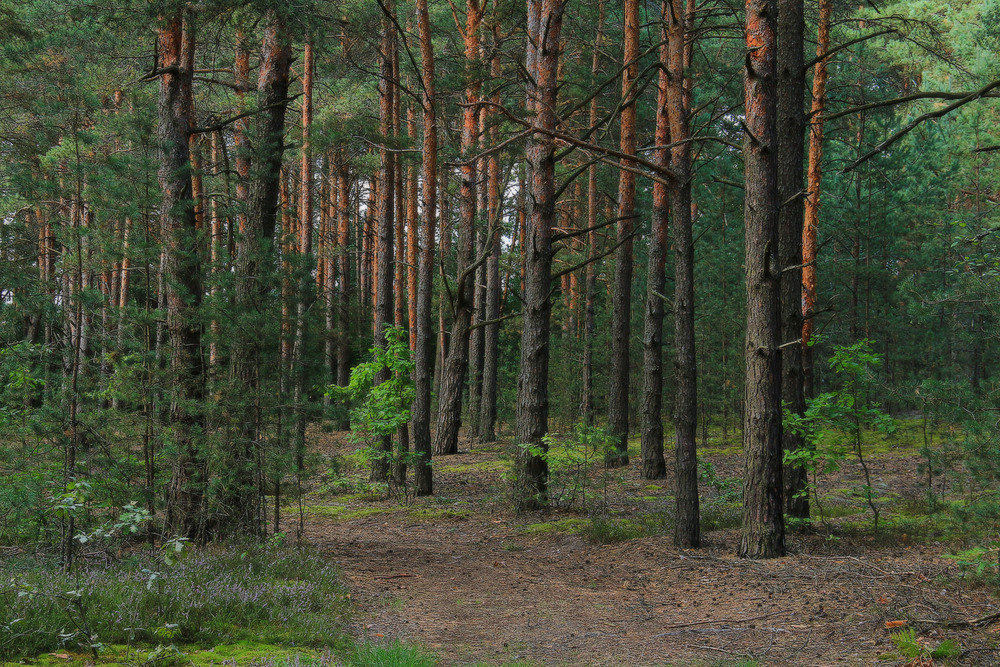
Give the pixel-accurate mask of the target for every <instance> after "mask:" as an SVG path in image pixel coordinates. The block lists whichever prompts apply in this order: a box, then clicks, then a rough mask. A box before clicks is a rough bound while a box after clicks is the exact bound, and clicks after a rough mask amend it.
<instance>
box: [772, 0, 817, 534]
mask: <svg viewBox="0 0 1000 667" xmlns="http://www.w3.org/2000/svg"><path fill="white" fill-rule="evenodd" d="M804 39H805V18H804V16H803V7H802V0H780V1H779V3H778V128H779V133H778V157H777V159H778V201H779V202H780V203H781V211H780V213H779V214H778V226H779V232H778V234H779V240H778V254H779V258H780V259H779V261H780V266H781V343H782V345H783V346H784V347H783V348H782V352H781V398H782V401H783V403H784V405H785V408H787V409H788V410H789V411H790V412H791V413H792V414H795V415H802V414H804V413H805V411H806V403H805V398H804V395H803V393H802V346H801V345H799V344H797V341H798V340H799V338H800V337H801V335H802V269H801V268H796V269H792V268H789V267H793V266H800V265H801V264H802V224H803V205H802V202H803V191H802V186H803V176H804V174H803V168H802V159H803V157H804V151H805V123H806V120H805V109H804V105H805V93H806V75H805V62H804V61H805V57H804V50H805V45H804ZM781 438H782V450H783V451H784V452H786V453H787V452H794V451H797V450H798V449H800V448H801V447H803V446H805V442H804V438H803V437H802V434H801V433H799V432H797V431H795V430H793V429H783V431H782V436H781ZM807 481H808V480H807V478H806V469H805V466H803V465H789V466H786V467H785V470H784V483H785V489H784V493H785V511H786V512H787V514H788V516H790V517H794V518H797V519H808V518H809V497H808V495H807V493H806V483H807Z"/></svg>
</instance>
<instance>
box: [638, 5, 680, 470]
mask: <svg viewBox="0 0 1000 667" xmlns="http://www.w3.org/2000/svg"><path fill="white" fill-rule="evenodd" d="M670 1H671V0H665V1H664V3H663V13H662V19H661V27H660V35H661V37H660V38H661V40H662V41H664V42H665V43H664V44H663V45H662V46H661V47H660V65H661V67H660V76H659V88H658V91H657V99H656V131H655V135H654V143H655V144H656V145H657V146H666V145H667V144H669V143H670V114H669V111H668V103H669V101H670V98H669V94H668V89H669V88H670V86H671V85H679V84H680V81H675V82H671V80H670V69H669V66H670V53H671V52H670V46H671V45H672V42H670V41H668V40H672V39H675V38H676V37H675V35H674V31H672V27H673V25H672V22H673V18H672V12H673V9H672V7H671V4H670ZM681 29H682V30H683V24H682V28H681ZM682 46H683V45H682ZM656 161H657V162H658V163H659V164H660V165H661V166H663V167H669V166H670V149H669V148H658V149H657V151H656ZM669 222H670V201H669V190H668V186H667V184H666V183H663V182H662V181H660V180H657V181H655V182H654V183H653V216H652V226H651V229H650V235H649V263H648V266H647V271H646V273H647V275H646V307H645V322H644V325H643V333H642V408H641V411H640V420H641V421H640V424H639V432H640V448H641V449H640V451H641V454H642V477H643V479H663V478H665V477H666V476H667V464H666V460H665V459H664V458H663V311H664V303H663V302H664V298H665V297H664V294H663V287H664V284H665V283H666V276H665V274H664V270H665V266H666V255H667V248H668V239H667V232H668V225H669Z"/></svg>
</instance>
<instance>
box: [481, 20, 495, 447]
mask: <svg viewBox="0 0 1000 667" xmlns="http://www.w3.org/2000/svg"><path fill="white" fill-rule="evenodd" d="M493 30H494V38H495V40H497V39H499V25H497V24H494V26H493ZM494 44H496V42H494ZM490 75H491V76H493V77H494V78H499V76H500V55H499V52H498V51H497V50H496V47H494V55H493V57H492V58H491V60H490ZM493 103H494V104H496V105H499V104H500V93H499V92H498V93H496V95H495V96H494V97H493ZM485 115H486V114H485V112H484V116H485ZM489 138H490V142H489V143H490V144H491V145H495V144H496V140H497V131H496V127H495V126H494V127H491V128H490V129H489ZM486 212H487V215H486V217H487V220H488V221H489V225H490V228H489V235H490V239H489V245H490V247H491V250H490V256H489V259H487V260H486V290H485V292H486V303H485V306H486V308H485V316H484V317H485V321H486V322H489V324H487V325H485V326H484V327H483V373H482V375H483V385H482V386H483V391H482V395H481V396H480V404H479V408H480V410H479V431H478V433H477V434H476V440H477V441H478V442H493V441H494V440H496V422H497V373H498V370H499V357H498V355H499V348H500V323H499V322H498V321H497V320H498V318H499V317H500V240H501V239H500V229H501V225H500V163H499V161H498V160H497V157H496V156H495V155H490V156H489V158H488V159H487V162H486Z"/></svg>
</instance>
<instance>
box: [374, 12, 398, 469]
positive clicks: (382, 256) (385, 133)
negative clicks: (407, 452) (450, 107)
mask: <svg viewBox="0 0 1000 667" xmlns="http://www.w3.org/2000/svg"><path fill="white" fill-rule="evenodd" d="M385 7H386V11H387V13H391V12H392V11H393V2H392V0H389V2H387V3H386V5H385ZM382 23H383V25H382V30H383V33H382V73H381V76H380V77H379V99H380V104H381V122H382V141H383V142H386V143H387V142H388V141H389V138H390V136H391V135H392V134H393V133H394V132H395V124H394V123H393V116H394V113H393V106H394V105H395V95H396V83H395V79H394V69H395V68H394V61H395V58H396V27H395V25H394V24H393V21H392V20H391V19H390V18H388V17H386V18H384V19H383V22H382ZM381 160H382V168H381V175H380V177H379V205H378V232H377V233H378V237H377V243H378V245H377V246H376V255H375V280H376V285H375V324H374V326H375V347H378V348H382V349H385V347H386V345H387V342H386V329H387V328H388V327H390V326H391V325H392V323H393V315H394V302H393V283H394V278H395V276H394V272H393V242H394V234H395V224H394V223H395V214H396V204H395V193H396V154H395V153H394V152H393V151H392V150H391V149H390V148H389V147H388V146H384V147H383V148H382V151H381ZM389 377H390V371H389V369H388V368H382V369H380V370H379V371H378V373H376V375H375V384H382V383H383V382H387V381H388V380H389ZM377 446H378V449H379V452H378V454H377V455H376V457H375V458H374V460H373V461H372V473H371V477H372V480H373V481H388V479H389V471H390V459H391V457H392V434H388V433H387V434H383V435H382V436H381V438H380V440H379V442H378V444H377Z"/></svg>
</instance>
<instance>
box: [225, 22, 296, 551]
mask: <svg viewBox="0 0 1000 667" xmlns="http://www.w3.org/2000/svg"><path fill="white" fill-rule="evenodd" d="M290 41H291V40H290V39H289V36H288V34H287V29H286V26H285V24H284V22H283V21H282V20H281V19H280V18H279V16H278V15H277V14H275V13H274V12H271V13H269V15H268V17H267V26H266V28H265V30H264V40H263V49H262V55H261V65H260V72H259V75H258V80H257V88H258V93H257V103H258V105H259V107H260V108H262V109H266V111H263V112H262V113H261V114H260V115H259V116H258V117H257V123H256V132H255V142H254V156H253V158H252V166H251V170H250V182H249V188H248V200H247V204H246V221H245V227H244V229H243V234H242V236H241V237H240V240H239V243H238V246H237V257H236V265H235V272H234V274H235V276H234V277H235V291H234V301H235V307H236V311H237V312H238V313H240V315H241V317H243V318H246V319H245V321H244V322H243V326H241V327H240V328H239V330H237V331H235V332H234V342H233V352H232V364H233V377H234V378H235V380H236V382H237V383H239V385H240V386H241V387H244V388H246V389H247V398H246V399H245V400H246V401H247V403H246V405H245V406H243V411H242V415H241V417H240V418H239V421H238V423H237V428H238V429H239V436H238V437H237V438H236V439H235V443H234V446H233V450H232V451H231V452H230V460H229V461H228V464H227V469H228V472H229V474H230V475H232V479H231V483H230V492H229V497H228V498H226V499H225V500H224V502H225V504H226V509H227V512H228V516H227V519H226V520H227V522H228V523H229V524H230V526H229V527H230V528H231V529H232V530H234V531H239V532H241V533H243V534H245V535H258V534H259V533H260V531H261V527H262V519H263V516H262V513H261V507H260V503H259V500H258V491H257V470H256V468H257V462H256V453H257V447H258V443H259V442H260V439H261V435H262V434H261V429H260V423H261V415H260V403H259V400H260V398H259V396H260V375H259V368H260V364H261V353H262V349H261V342H260V338H259V336H258V333H257V332H258V330H259V327H261V326H262V324H263V321H264V318H265V317H266V315H265V311H266V310H267V309H268V307H269V304H268V303H267V293H268V291H269V285H270V284H271V282H272V276H273V272H274V269H275V267H274V250H273V244H274V232H275V228H276V227H277V215H278V198H279V192H280V187H281V173H282V172H281V158H282V155H283V153H284V130H285V109H286V104H287V98H288V74H289V65H290V63H291V56H292V54H291V46H290Z"/></svg>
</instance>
